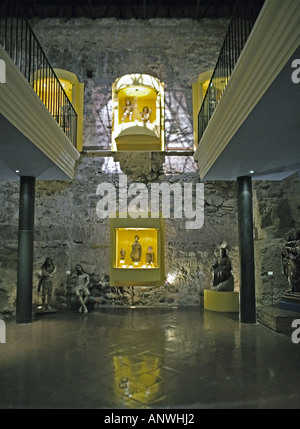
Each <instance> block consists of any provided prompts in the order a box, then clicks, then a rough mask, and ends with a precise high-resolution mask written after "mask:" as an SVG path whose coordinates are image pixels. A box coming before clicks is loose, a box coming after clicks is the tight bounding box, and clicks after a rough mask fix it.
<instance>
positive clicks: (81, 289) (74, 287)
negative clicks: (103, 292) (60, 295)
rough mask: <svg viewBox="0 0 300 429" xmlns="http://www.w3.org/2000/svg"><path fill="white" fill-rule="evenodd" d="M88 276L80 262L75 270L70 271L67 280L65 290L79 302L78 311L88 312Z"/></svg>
mask: <svg viewBox="0 0 300 429" xmlns="http://www.w3.org/2000/svg"><path fill="white" fill-rule="evenodd" d="M89 284H90V276H89V274H88V273H86V272H85V271H84V270H83V268H82V266H81V265H80V264H77V265H76V267H75V270H74V271H72V272H71V274H70V276H69V278H68V282H67V291H68V294H69V295H71V298H72V295H73V296H74V294H75V296H76V298H77V299H78V301H79V303H80V307H79V312H80V313H84V314H86V313H88V309H87V305H86V304H87V302H88V300H89V297H90V295H91V293H90V290H89Z"/></svg>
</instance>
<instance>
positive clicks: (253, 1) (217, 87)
mask: <svg viewBox="0 0 300 429" xmlns="http://www.w3.org/2000/svg"><path fill="white" fill-rule="evenodd" d="M264 1H265V0H250V1H249V0H238V1H237V3H236V5H235V8H234V12H233V15H232V18H231V20H230V24H229V27H228V30H227V33H226V36H225V39H224V42H223V46H222V49H221V52H220V55H219V58H218V61H217V63H216V66H215V68H214V71H213V74H212V77H211V79H210V82H209V85H208V88H207V91H206V94H205V97H204V99H203V102H202V105H201V107H200V110H199V114H198V142H199V141H200V139H201V137H202V135H203V134H204V131H205V129H206V127H207V125H208V123H209V121H210V118H211V117H212V115H213V112H214V110H215V108H216V106H217V104H218V103H219V101H220V99H221V97H222V94H223V92H224V90H225V88H226V85H227V83H228V81H229V79H230V76H231V73H232V71H233V69H234V66H235V64H236V63H237V60H238V58H239V56H240V54H241V52H242V50H243V48H244V46H245V43H246V41H247V39H248V37H249V35H250V33H251V30H252V28H253V26H254V23H255V21H256V19H257V17H258V15H259V12H260V10H261V8H262V6H263V4H264Z"/></svg>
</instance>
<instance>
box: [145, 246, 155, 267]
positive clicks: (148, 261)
mask: <svg viewBox="0 0 300 429" xmlns="http://www.w3.org/2000/svg"><path fill="white" fill-rule="evenodd" d="M152 250H153V247H151V246H149V247H148V252H147V253H146V264H152V263H153V262H154V253H153V252H152Z"/></svg>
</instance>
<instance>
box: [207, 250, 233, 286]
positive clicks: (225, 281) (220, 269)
mask: <svg viewBox="0 0 300 429" xmlns="http://www.w3.org/2000/svg"><path fill="white" fill-rule="evenodd" d="M227 247H228V246H227V243H222V244H221V245H220V247H219V256H217V257H216V259H215V261H214V263H213V264H212V266H211V271H212V273H213V284H212V287H211V288H212V290H215V291H220V292H232V291H233V289H234V278H233V275H232V273H231V270H232V266H231V261H230V259H229V257H228V255H227Z"/></svg>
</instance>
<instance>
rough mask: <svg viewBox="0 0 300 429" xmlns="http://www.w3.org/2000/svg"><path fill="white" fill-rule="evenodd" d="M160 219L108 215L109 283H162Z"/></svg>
mask: <svg viewBox="0 0 300 429" xmlns="http://www.w3.org/2000/svg"><path fill="white" fill-rule="evenodd" d="M163 250H164V231H163V219H162V218H158V219H139V218H138V219H131V218H126V219H120V218H116V219H111V275H110V277H111V278H110V280H111V285H112V286H161V285H163V284H164V251H163Z"/></svg>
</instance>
